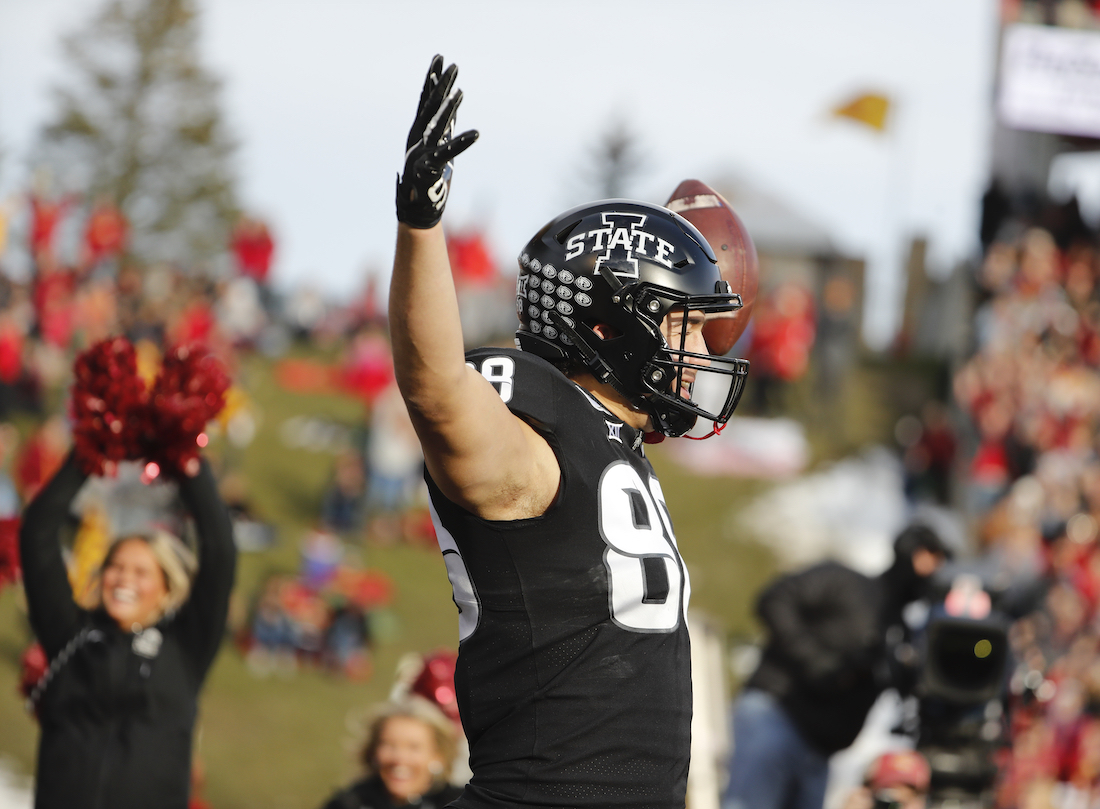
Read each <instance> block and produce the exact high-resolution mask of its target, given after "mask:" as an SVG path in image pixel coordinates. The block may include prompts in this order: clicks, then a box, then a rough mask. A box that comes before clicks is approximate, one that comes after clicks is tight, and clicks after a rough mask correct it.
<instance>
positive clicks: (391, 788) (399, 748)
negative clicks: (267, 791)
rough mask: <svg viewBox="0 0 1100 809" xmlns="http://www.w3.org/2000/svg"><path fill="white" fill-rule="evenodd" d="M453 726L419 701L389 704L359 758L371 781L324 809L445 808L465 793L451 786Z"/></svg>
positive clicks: (377, 713)
mask: <svg viewBox="0 0 1100 809" xmlns="http://www.w3.org/2000/svg"><path fill="white" fill-rule="evenodd" d="M455 746H456V730H455V726H454V723H453V722H452V721H451V720H450V719H448V718H447V717H446V716H445V715H444V714H443V712H442V711H441V710H439V709H438V708H436V707H435V705H433V704H432V703H430V702H428V701H427V700H425V699H422V698H420V697H415V696H413V697H407V698H406V699H404V700H402V701H400V702H390V703H385V704H384V705H382V706H381V707H380V708H378V709H377V710H376V711H375V712H374V715H373V716H372V718H371V720H370V722H369V723H368V727H367V738H366V741H365V743H364V744H363V749H362V752H361V754H360V759H361V761H362V764H363V767H364V769H365V770H366V772H367V777H366V778H364V779H363V780H361V781H358V782H356V783H355V784H353V785H352V786H350V787H348V788H347V789H345V790H343V791H342V792H339V793H337V794H336V795H334V796H333V797H332V798H330V799H329V801H328V802H327V803H326V804H325V805H324V807H323V809H393V807H400V806H410V805H415V806H416V807H417V808H418V809H441V807H443V806H446V805H447V804H448V803H450V802H451V801H452V800H454V799H455V798H457V797H458V796H459V795H461V794H462V790H461V789H459V788H458V787H456V786H452V785H451V784H449V783H448V782H447V778H448V776H449V775H450V772H451V763H452V762H453V761H454V757H455Z"/></svg>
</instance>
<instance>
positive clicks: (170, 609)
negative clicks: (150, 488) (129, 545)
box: [90, 528, 199, 620]
mask: <svg viewBox="0 0 1100 809" xmlns="http://www.w3.org/2000/svg"><path fill="white" fill-rule="evenodd" d="M134 539H136V540H139V541H141V542H144V543H145V544H146V545H147V546H148V548H149V550H150V551H152V553H153V558H154V559H156V560H157V564H158V565H159V566H160V572H161V573H162V574H163V575H164V586H165V589H166V590H167V591H168V594H167V596H166V597H165V599H164V604H163V607H162V609H161V612H160V615H158V616H157V619H158V620H159V619H160V618H163V617H164V616H165V615H174V614H175V613H176V611H177V610H179V608H180V607H182V606H183V605H184V602H186V601H187V598H188V596H190V595H191V580H192V579H193V578H194V576H195V572H196V571H197V570H198V568H199V564H198V559H197V557H196V556H195V553H194V551H192V550H191V549H190V548H189V547H187V544H186V543H185V542H184V541H183V540H182V539H180V538H179V537H177V536H176V535H175V534H172V533H170V532H168V531H165V530H164V529H163V528H155V529H153V530H151V531H148V532H145V533H140V534H127V535H126V536H122V537H118V538H116V539H115V540H114V541H113V542H112V543H111V547H110V548H108V549H107V555H106V556H104V557H103V563H102V564H101V565H100V566H99V570H98V571H97V572H96V574H95V577H94V578H93V580H92V583H91V587H90V591H91V598H90V601H91V602H92V603H93V604H94V605H95V606H100V605H102V604H103V571H104V570H105V569H106V568H107V567H108V566H109V565H110V564H111V561H112V560H113V559H114V556H115V553H116V551H118V549H119V548H120V547H121V546H122V544H123V543H125V542H129V541H130V540H134Z"/></svg>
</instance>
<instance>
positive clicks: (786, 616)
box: [747, 562, 913, 754]
mask: <svg viewBox="0 0 1100 809" xmlns="http://www.w3.org/2000/svg"><path fill="white" fill-rule="evenodd" d="M902 567H903V566H899V565H897V564H895V566H894V567H893V568H891V569H890V570H889V571H887V572H886V573H884V574H883V575H882V576H880V577H878V578H868V577H867V576H864V575H862V574H860V573H857V572H856V571H854V570H851V569H850V568H847V567H845V566H843V565H840V564H837V563H835V562H825V563H823V564H819V565H816V566H814V567H811V568H809V569H807V570H804V571H802V572H800V573H795V574H792V575H789V576H784V577H782V578H780V579H779V580H777V581H776V582H774V583H773V584H771V585H770V586H769V587H768V588H767V589H766V590H765V591H764V592H763V593H762V594H761V596H760V598H759V600H758V602H757V614H758V615H759V617H760V619H761V620H762V621H763V623H764V625H765V626H766V627H767V629H768V632H769V638H768V642H767V645H766V647H765V648H764V652H763V657H762V658H761V661H760V665H759V666H758V668H757V670H756V672H755V673H754V674H753V675H752V677H751V678H750V679H749V682H748V683H747V687H749V688H758V689H761V690H763V691H766V692H768V693H770V694H772V695H773V696H774V697H775V698H776V699H777V700H778V701H779V702H780V704H781V705H782V706H783V708H784V709H785V710H786V712H787V714H788V716H789V717H790V719H791V721H793V722H794V724H795V725H796V726H797V727H798V729H799V730H800V731H801V733H802V735H803V737H804V738H805V739H806V741H808V742H809V743H810V744H811V745H813V746H814V747H815V748H817V749H818V750H820V751H821V752H822V753H825V754H832V753H835V752H836V751H838V750H843V749H844V748H845V747H847V746H848V745H850V744H851V743H852V742H853V741H854V740H855V738H856V736H857V735H859V731H860V729H861V728H862V727H863V722H864V720H865V719H866V718H867V713H868V711H870V709H871V706H872V705H873V704H874V702H875V700H876V699H877V698H878V696H879V694H880V693H881V692H882V691H883V690H884V689H885V688H886V687H887V686H888V685H890V677H889V666H888V660H887V655H886V642H885V638H886V631H887V629H888V628H889V627H890V626H892V625H894V624H897V623H899V622H900V621H901V609H902V607H904V605H905V603H907V602H908V600H912V599H911V596H912V595H913V593H912V589H913V588H912V581H910V579H911V578H912V577H911V576H909V577H907V576H906V575H905V571H904V570H903V569H902Z"/></svg>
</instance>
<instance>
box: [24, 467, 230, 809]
mask: <svg viewBox="0 0 1100 809" xmlns="http://www.w3.org/2000/svg"><path fill="white" fill-rule="evenodd" d="M84 480H85V475H84V474H83V473H82V472H81V471H80V469H79V468H78V467H77V465H76V463H75V461H74V460H73V458H72V456H70V457H69V459H68V460H67V461H66V462H65V465H64V466H62V468H61V469H60V471H58V473H57V474H56V475H55V476H54V478H53V479H52V480H51V481H50V482H49V483H48V484H47V485H46V486H45V488H43V489H42V491H41V492H40V493H39V494H38V496H37V497H36V498H35V499H34V501H33V502H32V503H31V504H30V505H29V506H28V507H27V509H26V512H25V513H24V516H23V525H22V529H21V532H20V552H21V554H22V563H23V584H24V588H25V590H26V594H27V605H28V607H29V611H30V619H31V625H32V627H33V628H34V631H35V634H36V635H37V636H38V640H39V642H40V643H41V644H42V646H43V648H44V649H45V651H46V656H47V657H48V658H49V660H50V661H51V662H54V661H56V660H57V658H58V655H59V654H62V653H63V652H64V650H65V649H66V647H67V646H70V645H71V643H72V641H73V639H74V638H77V637H80V638H82V642H81V643H80V644H79V647H78V648H76V649H75V650H73V651H72V653H71V656H69V655H68V654H67V653H66V654H65V656H66V657H67V658H68V659H67V661H66V662H65V663H64V665H61V666H59V667H58V668H57V670H56V674H55V675H54V676H53V678H52V679H51V680H50V682H49V684H48V686H47V687H46V689H45V690H44V691H43V692H42V694H41V697H40V699H39V702H38V715H39V720H40V722H41V726H42V733H41V737H40V739H39V748H38V771H37V777H36V782H35V806H36V807H37V809H53V807H59V808H60V807H64V809H80V808H81V807H89V809H128V808H129V807H134V809H138V807H142V809H145V808H147V807H153V806H156V807H164V809H177V808H178V809H185V807H186V806H187V800H188V793H189V789H190V776H191V738H192V731H193V729H194V724H195V716H196V712H197V705H198V694H199V690H200V688H201V687H202V683H203V680H204V678H205V677H206V673H207V671H208V670H209V669H210V664H211V663H212V662H213V660H214V656H215V655H216V654H217V651H218V647H219V645H220V642H221V639H222V635H223V632H224V627H225V618H226V612H227V610H228V605H229V593H230V590H231V589H232V585H233V576H234V570H235V567H236V549H235V547H234V544H233V533H232V526H231V524H230V521H229V516H228V513H227V512H226V509H225V506H224V505H223V504H222V502H221V500H220V498H219V497H218V493H217V487H216V484H215V481H214V476H213V475H212V474H211V472H210V467H209V466H208V465H207V464H206V462H205V461H204V462H203V463H202V467H201V470H200V472H199V474H198V476H197V477H195V478H188V479H184V480H181V482H180V495H181V497H182V499H183V501H184V504H185V505H186V506H187V508H188V510H189V511H190V512H191V515H192V517H193V518H194V520H195V527H196V529H197V530H196V533H197V534H198V537H199V549H198V550H199V571H198V574H197V575H196V577H195V580H194V582H193V584H192V589H191V596H190V598H189V599H188V601H187V602H186V603H185V604H184V605H183V607H181V608H180V610H179V611H178V612H177V613H176V614H175V615H174V616H170V617H167V618H164V619H162V620H161V622H160V623H159V624H157V626H156V629H157V630H158V631H159V632H160V635H161V637H162V639H163V640H162V642H161V643H160V644H159V648H152V647H156V646H157V644H155V643H154V644H148V643H146V644H144V645H143V644H141V643H140V642H139V643H137V644H135V643H134V641H135V637H136V636H135V635H132V634H130V633H128V632H123V631H122V630H121V629H120V628H119V627H118V625H117V624H115V622H114V621H112V620H111V619H110V618H109V617H108V616H107V615H106V613H105V612H103V611H102V610H96V611H92V612H89V611H87V610H84V609H81V608H80V607H78V606H77V605H76V603H75V602H74V601H73V594H72V590H71V588H70V586H69V579H68V575H67V573H66V569H65V564H64V561H63V559H62V555H61V546H60V543H59V539H58V532H59V530H60V528H61V527H62V525H63V523H64V522H65V519H66V516H67V514H68V511H69V505H70V503H71V502H72V500H73V498H74V497H75V496H76V493H77V492H78V491H79V489H80V487H81V486H82V485H83V483H84Z"/></svg>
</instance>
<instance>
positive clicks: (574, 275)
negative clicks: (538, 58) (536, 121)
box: [390, 56, 748, 809]
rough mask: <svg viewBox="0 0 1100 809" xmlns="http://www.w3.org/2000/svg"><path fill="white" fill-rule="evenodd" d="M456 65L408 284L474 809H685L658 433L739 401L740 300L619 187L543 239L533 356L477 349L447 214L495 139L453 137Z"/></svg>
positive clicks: (415, 225)
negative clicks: (715, 346) (719, 335)
mask: <svg viewBox="0 0 1100 809" xmlns="http://www.w3.org/2000/svg"><path fill="white" fill-rule="evenodd" d="M455 75H456V68H455V66H454V65H451V66H450V67H448V68H447V69H446V70H444V69H443V60H442V58H441V57H438V56H437V57H436V58H435V59H434V60H433V61H432V65H431V68H430V70H429V72H428V76H427V78H426V80H425V83H424V89H423V91H422V93H421V97H420V105H419V108H418V111H417V115H416V119H415V122H414V124H413V127H412V130H411V131H410V133H409V139H408V144H407V148H408V151H407V153H406V158H405V167H404V171H403V173H402V174H401V176H400V177H399V178H398V184H397V218H398V221H399V224H398V235H397V249H396V255H395V259H394V271H393V279H392V283H391V292H390V329H391V334H392V339H393V351H394V365H395V368H396V373H397V381H398V384H399V386H400V389H401V392H402V395H403V396H404V398H405V402H406V404H407V406H408V409H409V414H410V416H411V417H412V421H413V424H414V426H415V428H416V431H417V434H418V435H419V437H420V441H421V443H422V445H423V449H424V458H425V463H426V467H427V480H428V487H429V491H430V494H431V509H432V518H433V520H434V522H435V525H436V530H437V534H438V538H439V544H440V547H441V549H442V551H443V556H444V560H445V562H446V566H447V573H448V577H449V579H450V582H451V585H452V587H453V590H454V600H455V603H456V604H457V606H458V610H459V621H458V623H459V641H460V645H459V659H458V665H457V670H456V673H455V685H456V691H457V694H458V703H459V709H460V712H461V716H462V725H463V728H464V730H465V732H466V734H467V737H468V739H469V742H470V765H471V768H472V770H473V777H472V779H471V780H470V783H469V785H468V786H467V787H466V789H465V792H464V793H463V796H462V797H461V798H460V799H459V800H458V801H456V802H455V803H454V804H453V805H454V806H456V807H463V809H466V808H471V809H472V808H473V807H503V806H559V807H560V806H570V807H589V806H591V807H597V806H598V807H620V806H621V807H627V806H629V807H635V808H638V807H654V809H656V808H657V807H660V809H674V808H676V809H680V808H681V807H683V806H684V799H685V797H684V796H685V790H686V782H687V770H688V748H689V742H690V723H691V671H690V661H689V657H690V656H689V647H688V632H687V626H686V620H685V616H686V611H687V602H688V595H689V591H690V587H689V582H688V576H687V570H686V568H685V566H684V563H683V561H682V560H681V558H680V554H679V552H678V550H677V546H676V537H675V535H674V533H673V529H672V522H671V520H670V518H669V514H668V511H667V508H666V507H665V500H664V495H663V494H662V492H661V486H660V484H659V483H658V481H657V478H656V476H655V475H654V472H653V468H652V467H651V466H650V464H649V461H648V460H647V459H646V457H645V452H644V443H645V441H646V440H647V438H648V439H649V440H650V441H653V440H659V439H661V438H663V437H664V436H679V435H683V434H684V433H686V432H687V431H688V430H690V429H691V428H692V427H693V426H694V424H695V422H696V419H697V418H698V419H705V420H709V421H711V422H714V424H715V426H716V427H719V428H720V427H721V425H722V424H724V423H725V422H726V420H727V419H728V418H729V417H730V415H731V414H732V412H733V409H734V407H735V406H736V405H737V401H738V399H739V397H740V395H741V391H742V387H743V384H744V379H745V374H746V373H747V370H748V363H747V362H745V361H744V360H740V359H731V358H726V357H720V356H714V355H712V354H710V353H709V352H708V350H707V345H706V342H705V340H704V338H703V326H704V325H705V323H706V321H707V319H708V318H709V317H711V316H715V315H721V314H723V313H724V314H726V315H727V316H728V313H730V312H732V311H735V310H736V309H738V308H739V307H740V306H741V301H740V299H739V297H738V296H737V295H736V294H734V293H733V292H732V291H731V290H730V288H729V284H728V283H726V282H725V281H723V280H722V278H721V275H720V273H719V269H718V266H717V264H716V262H715V258H714V254H713V252H712V251H711V248H710V247H709V245H708V244H707V242H706V240H705V239H704V238H703V237H702V236H701V235H700V234H699V232H698V231H697V230H696V229H695V228H694V227H693V226H692V225H691V224H690V223H688V222H687V220H685V219H683V218H682V217H680V216H679V215H677V214H674V213H672V212H671V211H669V210H667V209H665V208H662V207H659V206H655V205H649V204H646V203H642V202H632V201H628V200H605V201H602V202H596V203H592V204H589V205H582V206H580V207H578V208H574V209H572V210H570V211H567V212H565V213H563V214H561V215H560V216H558V217H556V218H554V219H553V220H552V221H551V222H550V223H548V224H547V225H546V226H545V227H544V228H542V230H540V231H539V232H538V233H537V234H536V235H535V236H534V238H532V239H531V241H530V243H528V245H527V246H526V247H525V248H524V249H523V252H522V254H521V255H520V259H519V264H520V270H519V278H518V283H517V287H516V309H517V312H518V315H519V322H520V326H519V330H518V331H517V333H516V345H517V348H516V349H501V348H485V349H479V350H475V351H472V352H470V353H468V354H464V353H463V343H462V331H461V326H460V322H459V314H458V305H457V301H456V297H455V290H454V285H453V282H452V276H451V271H450V266H449V264H448V260H447V249H446V243H445V241H444V236H443V230H442V228H441V227H440V224H439V222H440V218H441V216H442V213H443V209H444V205H445V203H446V200H447V195H448V193H449V189H450V179H451V173H452V170H453V165H452V161H453V159H454V158H455V157H456V156H457V155H458V154H460V153H461V152H462V151H464V150H465V149H467V148H469V147H470V146H471V145H472V144H473V142H474V141H475V140H476V139H477V132H475V131H469V132H465V133H462V134H459V135H455V134H454V119H455V112H456V110H457V108H458V105H459V103H460V101H461V99H462V94H461V92H460V91H458V90H456V89H455V88H454V83H455ZM704 378H709V380H708V381H707V382H706V384H705V387H706V388H707V390H708V395H707V397H706V401H707V402H713V403H714V404H702V403H700V402H698V401H696V400H695V399H693V396H692V392H693V390H695V389H696V388H698V387H699V386H700V385H702V384H703V382H704Z"/></svg>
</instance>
